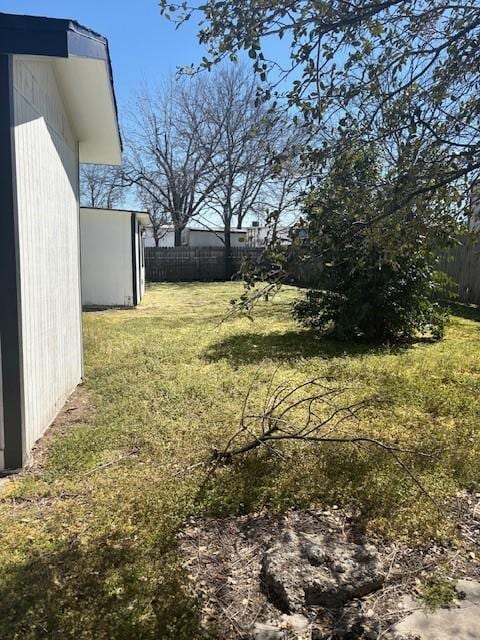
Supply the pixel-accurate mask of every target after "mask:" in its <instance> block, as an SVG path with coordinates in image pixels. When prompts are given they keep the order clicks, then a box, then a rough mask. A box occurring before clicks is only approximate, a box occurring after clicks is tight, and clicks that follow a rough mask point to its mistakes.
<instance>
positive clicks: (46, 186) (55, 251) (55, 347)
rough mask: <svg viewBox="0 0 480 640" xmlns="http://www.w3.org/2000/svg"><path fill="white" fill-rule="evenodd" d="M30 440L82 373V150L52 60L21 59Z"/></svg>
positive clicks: (17, 73) (18, 100)
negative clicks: (80, 283) (80, 176)
mask: <svg viewBox="0 0 480 640" xmlns="http://www.w3.org/2000/svg"><path fill="white" fill-rule="evenodd" d="M14 88H15V92H14V94H15V125H16V128H15V140H16V145H17V181H18V209H19V236H20V247H21V265H20V273H21V282H22V293H23V308H22V322H23V327H24V333H23V342H24V349H23V352H24V378H25V379H24V386H25V423H26V439H27V441H26V447H27V450H29V449H30V448H31V447H32V446H33V444H34V443H35V441H36V440H37V439H38V438H39V437H40V436H41V435H42V434H43V432H44V430H45V429H46V428H47V426H48V425H49V424H50V422H51V421H52V420H53V419H54V417H55V415H56V414H57V413H58V411H59V410H60V409H61V407H62V406H63V404H64V402H65V400H66V399H67V397H68V395H69V394H70V393H71V392H72V391H73V389H74V388H75V386H76V385H77V384H78V382H79V381H80V378H81V366H82V348H81V322H80V300H79V290H78V281H79V272H78V251H79V247H78V185H77V173H78V164H77V163H78V152H77V143H76V140H75V138H74V135H73V133H72V131H71V129H70V127H69V124H68V116H67V114H66V112H65V109H64V106H63V104H62V100H61V97H60V94H59V92H58V88H57V84H56V79H55V74H54V71H53V67H52V63H51V62H49V61H44V62H43V61H42V62H32V61H27V60H21V59H18V58H17V59H16V61H15V67H14Z"/></svg>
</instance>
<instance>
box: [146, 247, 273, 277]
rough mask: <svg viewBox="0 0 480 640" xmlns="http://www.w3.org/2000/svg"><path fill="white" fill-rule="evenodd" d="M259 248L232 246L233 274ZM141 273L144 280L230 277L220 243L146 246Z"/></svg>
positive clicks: (258, 253) (256, 252)
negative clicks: (196, 245) (199, 245)
mask: <svg viewBox="0 0 480 640" xmlns="http://www.w3.org/2000/svg"><path fill="white" fill-rule="evenodd" d="M261 252H262V249H261V248H254V247H232V249H231V252H230V255H231V265H232V272H233V273H234V274H236V273H238V272H239V271H240V268H241V266H242V262H243V260H244V259H245V258H246V257H249V256H252V255H253V256H258V255H260V254H261ZM145 277H146V279H147V281H148V282H209V281H210V282H211V281H222V280H228V279H230V278H229V277H228V276H227V263H226V259H225V249H224V248H223V247H205V248H191V247H146V248H145Z"/></svg>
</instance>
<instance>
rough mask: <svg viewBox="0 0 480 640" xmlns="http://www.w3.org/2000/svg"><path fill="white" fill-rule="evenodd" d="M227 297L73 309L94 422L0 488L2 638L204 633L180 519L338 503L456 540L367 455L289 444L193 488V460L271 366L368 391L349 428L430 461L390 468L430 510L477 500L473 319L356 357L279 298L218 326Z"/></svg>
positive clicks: (203, 290) (197, 476)
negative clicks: (437, 337)
mask: <svg viewBox="0 0 480 640" xmlns="http://www.w3.org/2000/svg"><path fill="white" fill-rule="evenodd" d="M240 290H241V286H240V285H239V284H187V285H181V284H179V285H157V286H154V287H152V288H150V290H149V292H148V294H147V296H146V298H145V302H144V304H143V305H142V306H141V307H140V308H138V309H137V310H134V311H108V312H98V313H89V314H86V315H85V318H84V322H85V346H86V371H85V386H86V390H87V393H89V394H90V397H91V399H92V403H93V405H94V411H93V410H92V411H87V412H84V418H83V422H80V423H78V424H75V425H74V426H72V427H71V428H69V429H65V428H61V429H59V431H58V433H57V434H55V435H54V437H52V438H50V439H49V441H48V444H47V451H46V453H45V452H42V457H41V464H39V465H38V464H37V465H36V466H35V467H34V470H33V471H32V472H31V473H25V474H23V475H22V476H21V477H19V478H18V479H16V480H15V481H14V482H8V483H7V484H6V485H3V486H2V488H1V489H0V492H1V493H0V497H1V502H0V531H1V534H0V538H1V544H0V621H1V624H0V637H1V638H2V640H4V639H5V640H11V639H14V638H15V639H19V640H20V639H21V640H32V639H37V638H45V639H48V640H57V639H58V640H60V639H61V640H83V639H92V640H93V639H95V640H107V639H108V640H123V639H125V640H133V639H135V640H143V639H145V640H153V639H156V640H158V639H160V638H161V639H170V638H171V639H172V640H173V639H175V640H182V639H187V638H188V639H192V638H195V640H201V639H202V638H206V637H209V636H208V635H207V633H206V632H205V631H202V630H201V629H200V626H199V608H198V605H197V603H195V601H194V599H193V598H192V596H191V594H190V589H188V588H186V587H185V583H186V580H185V576H184V573H183V569H182V567H181V565H180V563H179V561H178V558H177V555H176V539H175V537H176V534H177V532H178V531H179V530H180V529H181V528H182V527H183V526H184V524H185V521H186V519H187V518H189V517H190V516H194V515H199V514H212V515H216V516H219V515H220V516H221V515H235V514H245V513H250V512H259V511H262V510H265V509H270V510H274V511H281V510H284V509H287V508H290V507H304V506H319V505H320V506H321V505H333V504H337V505H340V506H347V505H348V506H352V507H354V508H356V509H357V510H358V513H359V517H361V519H362V521H363V523H364V525H365V527H366V528H367V529H369V530H371V531H375V532H376V533H381V534H384V535H385V536H387V537H397V538H398V537H404V538H407V539H409V540H410V541H422V540H426V539H428V538H430V537H435V538H439V539H452V540H453V539H454V536H455V529H454V523H453V522H452V521H451V520H450V519H449V518H447V517H446V516H445V514H443V513H442V514H440V515H439V514H438V512H437V511H436V509H435V508H434V507H433V506H432V504H431V503H430V502H429V501H428V499H427V498H426V497H425V496H424V495H423V494H422V493H421V492H420V490H419V489H418V487H417V486H416V485H415V484H414V483H413V482H412V481H411V479H410V478H409V477H407V476H406V475H405V474H404V473H403V471H401V470H400V469H399V467H398V466H397V465H396V463H395V461H394V460H392V459H391V458H390V457H389V456H388V455H386V454H385V453H384V452H382V451H380V450H377V449H374V448H372V447H363V448H358V447H352V446H338V445H329V446H322V447H312V446H308V445H296V446H295V447H292V446H286V447H285V448H284V453H285V456H284V458H283V459H280V458H277V457H268V456H266V454H265V453H264V452H260V453H256V454H255V455H253V456H251V457H250V458H248V459H246V460H245V461H244V462H243V463H238V464H236V465H234V466H231V467H228V468H225V469H222V470H221V471H220V472H219V473H217V474H216V476H214V477H212V478H210V479H209V480H208V482H207V483H205V482H204V480H205V472H204V471H203V470H202V468H201V467H199V466H198V465H197V463H198V462H199V461H201V460H204V459H205V458H206V457H207V456H208V455H209V452H210V451H211V450H212V448H213V447H221V446H222V445H224V444H225V442H226V440H227V439H228V437H229V435H230V434H232V433H233V431H234V429H235V428H236V427H237V425H238V420H239V414H240V412H241V407H242V402H243V399H244V396H245V394H246V393H247V391H248V388H249V386H250V384H251V382H252V379H253V378H254V377H255V376H257V377H258V381H259V384H258V387H256V388H255V390H254V393H253V400H255V398H258V400H259V401H260V398H261V397H262V393H263V392H264V388H263V390H262V383H263V384H264V385H266V384H267V383H268V380H269V378H270V377H271V375H272V373H273V372H274V371H275V370H276V369H277V368H279V371H278V373H277V376H278V379H279V380H286V379H288V380H292V381H296V382H299V383H300V382H302V381H304V380H306V379H308V378H312V377H314V376H330V377H332V378H334V379H335V380H337V381H339V383H340V384H346V385H348V386H354V391H352V393H353V394H355V393H358V394H360V395H362V396H363V395H365V394H366V395H378V396H380V397H381V398H383V399H384V401H385V402H384V403H383V404H382V405H381V407H380V408H379V409H375V411H374V410H369V411H367V412H366V413H365V414H364V417H363V419H362V421H361V423H360V424H359V425H358V426H357V427H356V430H357V432H358V433H363V434H366V435H372V436H375V437H379V438H382V439H383V440H387V441H389V442H396V443H398V444H399V445H400V446H402V445H403V446H406V447H409V448H420V449H422V450H428V451H432V452H433V453H434V455H433V457H431V458H419V457H416V456H403V459H404V461H405V462H406V463H407V464H408V465H410V466H411V467H412V468H413V469H414V470H415V473H416V475H417V477H418V478H419V479H420V480H421V482H422V483H423V485H424V486H425V487H427V488H428V490H429V492H430V493H431V494H432V495H433V496H434V497H435V498H436V499H437V500H438V501H443V500H445V499H446V498H448V497H449V496H453V495H455V494H456V493H457V492H458V490H459V489H468V490H479V489H480V487H479V483H480V424H479V420H478V418H479V415H480V314H479V313H478V312H476V311H475V310H472V309H465V308H461V307H459V308H458V309H457V313H458V315H455V316H454V317H453V318H452V322H451V324H450V326H449V328H448V331H447V337H446V339H445V340H444V341H443V342H441V343H438V344H429V343H428V342H418V343H417V344H415V345H414V346H412V347H411V348H408V349H399V350H389V349H385V348H383V349H369V348H367V347H365V346H363V347H362V346H360V347H359V346H352V345H348V344H340V343H335V342H329V341H325V340H317V339H315V338H314V337H313V335H312V334H311V333H309V332H307V331H303V330H301V329H299V327H298V326H297V325H296V324H295V323H294V322H293V321H292V320H291V319H290V317H289V303H290V301H291V300H292V299H293V297H294V295H296V292H295V290H293V289H290V290H285V291H284V292H283V293H282V294H281V296H279V297H278V298H276V299H275V300H274V301H273V302H272V303H271V304H269V305H264V306H262V307H261V308H260V310H259V312H258V314H257V320H256V321H255V322H254V323H251V322H250V321H249V320H248V319H245V318H244V319H241V318H237V319H235V320H233V321H230V322H229V323H228V324H224V325H222V326H220V327H217V326H216V325H217V324H218V321H219V320H220V319H221V317H222V315H223V314H224V313H225V310H226V308H227V305H228V301H229V300H230V299H231V298H232V297H233V296H235V295H236V294H237V293H239V292H240ZM298 452H300V454H298ZM212 634H213V635H214V629H212Z"/></svg>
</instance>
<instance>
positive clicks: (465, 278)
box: [439, 239, 480, 305]
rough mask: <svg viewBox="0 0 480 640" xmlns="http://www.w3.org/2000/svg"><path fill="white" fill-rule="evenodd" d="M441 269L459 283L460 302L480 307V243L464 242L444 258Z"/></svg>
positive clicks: (467, 240)
mask: <svg viewBox="0 0 480 640" xmlns="http://www.w3.org/2000/svg"><path fill="white" fill-rule="evenodd" d="M439 267H440V269H441V270H442V271H445V273H447V274H448V275H449V276H450V277H451V278H453V280H455V282H457V283H458V294H459V299H460V302H465V303H468V304H477V305H480V242H476V243H475V242H472V241H471V240H469V239H465V240H463V241H462V243H461V244H459V245H457V246H455V247H454V248H452V249H451V250H450V252H449V253H447V254H446V255H444V256H442V258H441V260H440V265H439Z"/></svg>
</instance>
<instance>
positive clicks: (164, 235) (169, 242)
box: [145, 227, 187, 247]
mask: <svg viewBox="0 0 480 640" xmlns="http://www.w3.org/2000/svg"><path fill="white" fill-rule="evenodd" d="M186 232H187V230H185V231H184V233H183V234H182V235H183V242H185V241H186V235H185V234H186ZM155 246H156V244H155V238H154V237H153V229H152V228H151V227H149V228H147V229H145V247H155ZM158 246H159V247H174V246H175V232H174V231H172V230H170V229H164V230H162V231H161V237H160V240H159V243H158Z"/></svg>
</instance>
